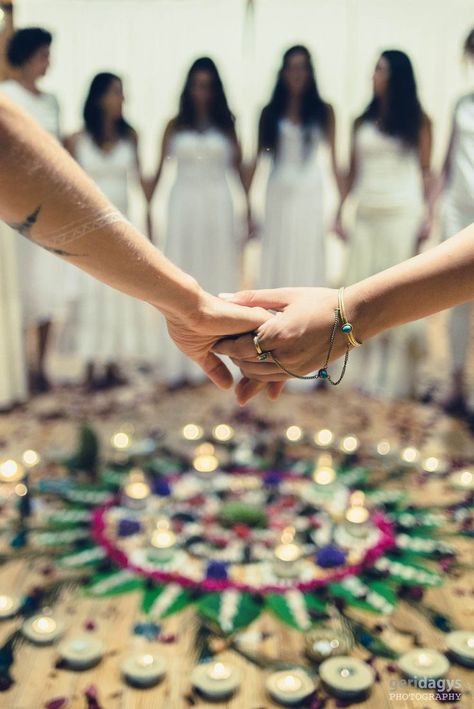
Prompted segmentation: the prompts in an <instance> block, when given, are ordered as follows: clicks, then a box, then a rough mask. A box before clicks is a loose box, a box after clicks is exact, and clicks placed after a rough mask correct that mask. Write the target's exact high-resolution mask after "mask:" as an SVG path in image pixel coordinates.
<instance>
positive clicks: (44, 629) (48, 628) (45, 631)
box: [21, 615, 64, 645]
mask: <svg viewBox="0 0 474 709" xmlns="http://www.w3.org/2000/svg"><path fill="white" fill-rule="evenodd" d="M21 631H22V633H23V635H24V636H25V638H27V639H28V640H30V641H31V642H32V643H34V644H35V645H51V644H52V643H54V642H55V641H56V640H57V639H58V638H59V637H60V636H61V635H62V634H63V632H64V623H62V622H61V621H59V620H57V619H56V618H53V617H52V616H50V615H35V616H33V617H32V618H28V619H27V620H25V622H24V623H23V625H22V627H21Z"/></svg>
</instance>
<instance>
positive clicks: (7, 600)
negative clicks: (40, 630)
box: [0, 594, 22, 620]
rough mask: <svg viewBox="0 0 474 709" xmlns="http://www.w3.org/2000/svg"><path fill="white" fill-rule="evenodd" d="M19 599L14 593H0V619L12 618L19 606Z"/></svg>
mask: <svg viewBox="0 0 474 709" xmlns="http://www.w3.org/2000/svg"><path fill="white" fill-rule="evenodd" d="M21 603H22V601H21V599H20V597H19V596H16V595H9V594H2V595H0V620H5V619H7V618H13V616H14V615H16V613H17V612H18V610H19V609H20V606H21Z"/></svg>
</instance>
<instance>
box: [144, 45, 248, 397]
mask: <svg viewBox="0 0 474 709" xmlns="http://www.w3.org/2000/svg"><path fill="white" fill-rule="evenodd" d="M168 159H173V160H174V161H175V163H176V180H175V182H174V184H173V187H172V190H171V195H170V200H169V206H168V215H167V221H168V224H167V236H166V246H165V253H166V255H167V256H168V258H170V259H171V260H172V261H174V262H175V263H176V264H178V265H179V266H180V267H181V268H183V269H184V270H185V271H187V272H188V273H190V274H191V275H192V276H194V277H195V278H196V279H197V280H198V281H199V283H200V284H201V285H202V286H203V287H204V288H206V290H208V291H209V292H211V293H214V294H217V293H219V292H221V291H222V290H228V289H229V287H230V288H234V287H236V286H238V285H239V283H240V260H241V247H240V244H239V235H238V229H237V228H236V218H235V213H234V205H233V201H232V195H231V191H230V186H229V181H228V178H229V176H230V173H232V172H233V173H234V176H235V175H237V177H239V178H240V180H241V182H242V185H243V186H244V175H243V170H242V156H241V149H240V145H239V142H238V140H237V135H236V132H235V119H234V116H233V115H232V113H231V111H230V109H229V107H228V104H227V99H226V96H225V92H224V88H223V85H222V81H221V79H220V76H219V73H218V70H217V67H216V65H215V64H214V62H213V61H212V60H211V59H209V58H207V57H202V58H200V59H197V60H196V61H195V62H194V64H193V65H192V66H191V68H190V70H189V72H188V75H187V77H186V81H185V85H184V89H183V91H182V94H181V98H180V105H179V112H178V115H177V116H176V117H175V118H173V119H172V120H171V121H170V122H169V123H168V125H167V127H166V130H165V133H164V137H163V141H162V150H161V157H160V162H159V165H158V169H157V172H156V175H155V177H154V178H153V180H152V182H151V184H150V187H149V195H148V196H149V199H151V197H152V195H153V192H154V190H155V188H156V186H157V184H158V182H159V179H160V176H161V174H162V169H163V165H164V162H165V160H168ZM162 355H163V358H162V366H163V377H164V379H165V381H166V383H167V384H168V386H169V387H170V388H172V389H174V388H179V387H182V386H184V385H186V384H197V383H199V382H201V381H203V379H204V378H203V374H202V371H201V370H200V369H199V368H198V367H197V366H196V365H195V364H194V363H193V362H191V361H190V360H189V359H187V358H186V357H184V356H183V355H182V353H181V352H179V350H178V349H177V348H176V347H175V346H174V344H173V343H172V342H171V341H170V340H169V338H166V340H165V341H164V342H163V352H162Z"/></svg>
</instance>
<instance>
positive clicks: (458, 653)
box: [446, 630, 474, 667]
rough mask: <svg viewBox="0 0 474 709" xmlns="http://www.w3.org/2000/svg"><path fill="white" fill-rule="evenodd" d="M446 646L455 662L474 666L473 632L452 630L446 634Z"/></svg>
mask: <svg viewBox="0 0 474 709" xmlns="http://www.w3.org/2000/svg"><path fill="white" fill-rule="evenodd" d="M446 647H447V648H448V650H449V652H450V654H451V655H452V656H453V658H454V659H455V660H457V662H459V663H460V664H462V665H466V666H467V667H474V632H473V631H472V630H471V631H469V630H453V632H451V633H448V635H446Z"/></svg>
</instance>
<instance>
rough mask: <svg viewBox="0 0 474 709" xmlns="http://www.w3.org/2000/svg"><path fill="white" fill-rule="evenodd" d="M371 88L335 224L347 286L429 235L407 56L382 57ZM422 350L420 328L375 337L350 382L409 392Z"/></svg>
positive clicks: (423, 132) (422, 136) (418, 120)
mask: <svg viewBox="0 0 474 709" xmlns="http://www.w3.org/2000/svg"><path fill="white" fill-rule="evenodd" d="M373 91H374V97H373V99H372V101H371V103H370V104H369V106H368V107H367V109H366V110H365V111H364V113H363V114H362V115H361V116H360V117H359V118H358V119H357V120H356V121H355V123H354V129H353V142H352V150H351V165H350V170H349V174H348V178H347V183H346V187H345V190H344V193H343V196H342V200H341V204H340V207H339V211H338V217H337V221H336V228H337V231H338V232H339V234H340V235H341V236H342V238H346V239H347V240H348V243H349V255H348V267H347V273H346V277H345V281H344V282H345V283H346V284H347V285H349V284H351V283H355V282H357V281H360V280H363V279H364V278H367V277H369V276H371V275H373V274H374V273H377V272H378V271H382V270H384V269H386V268H389V267H390V266H394V265H395V264H397V263H400V262H401V261H404V260H405V259H407V258H409V257H410V256H412V255H414V254H415V253H416V252H417V251H418V248H419V246H420V243H421V241H422V240H424V239H425V238H426V237H427V235H428V231H429V223H430V217H429V216H427V217H426V218H425V219H424V216H425V212H424V194H427V191H428V186H429V174H430V173H429V170H430V158H431V124H430V121H429V119H428V117H427V116H426V114H425V113H424V112H423V109H422V107H421V105H420V103H419V100H418V97H417V91H416V82H415V76H414V73H413V68H412V65H411V62H410V60H409V58H408V57H407V55H406V54H404V53H403V52H400V51H397V50H389V51H385V52H383V53H382V55H381V56H380V58H379V60H378V62H377V65H376V67H375V72H374V76H373ZM351 193H353V195H354V197H355V199H356V205H357V206H356V212H355V219H354V223H353V225H352V227H351V228H350V229H349V230H348V231H347V232H346V231H345V230H344V228H343V227H342V224H341V211H342V206H343V204H344V201H345V198H346V197H347V195H349V194H351ZM424 348H425V337H424V328H423V325H422V324H420V323H412V324H410V325H407V326H404V327H401V328H397V329H396V330H392V331H390V332H388V333H387V334H384V335H381V336H380V337H377V338H374V339H373V340H371V342H369V343H368V346H367V347H365V348H364V349H363V353H361V352H360V351H355V352H354V353H353V356H352V366H351V372H350V373H351V375H352V378H353V382H354V383H357V385H358V386H359V387H360V388H361V389H362V390H363V391H365V392H366V393H369V394H372V395H382V396H385V397H387V398H403V397H407V396H410V395H413V394H414V393H415V391H414V390H415V383H416V379H417V375H418V374H419V366H418V365H419V362H420V360H421V357H422V354H423V352H424Z"/></svg>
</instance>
